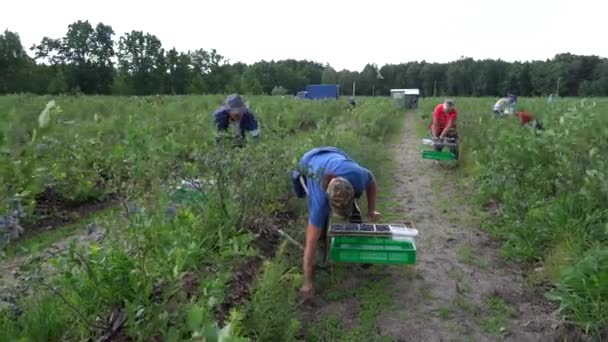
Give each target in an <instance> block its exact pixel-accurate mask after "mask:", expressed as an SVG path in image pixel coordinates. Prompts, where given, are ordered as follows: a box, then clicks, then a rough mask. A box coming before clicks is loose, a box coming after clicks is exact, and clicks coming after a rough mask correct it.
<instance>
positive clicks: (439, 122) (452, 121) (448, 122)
mask: <svg viewBox="0 0 608 342" xmlns="http://www.w3.org/2000/svg"><path fill="white" fill-rule="evenodd" d="M456 119H458V111H457V110H456V107H455V106H454V100H452V99H446V100H445V101H443V103H440V104H438V105H437V106H436V107H435V110H434V111H433V123H432V124H431V134H432V135H433V139H434V140H438V141H439V143H437V144H435V151H441V150H443V140H444V139H446V138H448V139H449V140H451V142H453V143H456V141H457V139H458V134H457V133H456ZM450 150H451V152H452V153H454V154H457V150H458V149H457V148H456V147H455V146H452V147H450Z"/></svg>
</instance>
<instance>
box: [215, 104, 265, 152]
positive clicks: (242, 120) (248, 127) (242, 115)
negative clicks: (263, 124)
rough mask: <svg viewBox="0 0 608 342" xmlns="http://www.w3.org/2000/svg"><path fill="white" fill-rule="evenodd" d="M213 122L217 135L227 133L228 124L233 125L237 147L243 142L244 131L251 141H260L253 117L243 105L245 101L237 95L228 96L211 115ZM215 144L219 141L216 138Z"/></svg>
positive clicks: (258, 130) (218, 138)
mask: <svg viewBox="0 0 608 342" xmlns="http://www.w3.org/2000/svg"><path fill="white" fill-rule="evenodd" d="M213 120H214V122H215V124H216V127H217V130H218V133H221V132H227V131H228V129H229V127H230V124H231V123H232V124H234V128H235V130H236V137H237V139H238V145H239V146H240V145H242V144H243V142H244V140H245V131H248V132H249V133H250V134H251V136H252V138H253V140H254V141H255V142H256V143H258V142H259V141H260V127H259V123H258V121H257V120H256V118H255V116H254V115H253V113H252V112H251V110H250V109H249V108H248V107H247V105H246V104H245V100H244V99H243V97H242V96H241V95H239V94H232V95H230V96H228V98H227V99H226V101H225V102H224V105H223V106H222V107H220V108H218V109H217V110H216V111H215V112H214V113H213ZM215 139H216V142H217V141H219V140H220V137H219V135H218V136H216V138H215Z"/></svg>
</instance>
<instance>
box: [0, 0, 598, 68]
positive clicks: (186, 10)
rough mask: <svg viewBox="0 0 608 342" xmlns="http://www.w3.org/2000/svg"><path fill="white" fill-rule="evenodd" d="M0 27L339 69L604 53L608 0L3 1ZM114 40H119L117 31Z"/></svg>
mask: <svg viewBox="0 0 608 342" xmlns="http://www.w3.org/2000/svg"><path fill="white" fill-rule="evenodd" d="M3 2H4V3H3V4H2V5H1V9H0V29H4V28H7V29H9V30H11V31H16V32H17V33H19V35H20V36H21V40H22V43H23V45H24V46H25V47H26V48H29V47H30V46H31V45H32V44H34V43H37V42H39V41H40V39H41V38H42V37H43V36H49V37H53V38H58V37H62V36H63V35H64V34H65V32H66V30H67V25H68V24H70V23H72V22H74V21H76V20H78V19H82V20H89V21H90V22H92V24H93V25H96V24H97V23H98V22H100V21H101V22H103V23H104V24H108V25H111V26H112V27H113V28H114V31H115V32H116V34H117V36H119V35H122V34H123V33H124V32H127V31H131V30H143V31H145V32H150V33H153V34H155V35H156V36H158V37H159V38H160V39H161V41H162V43H163V46H164V47H165V48H166V49H170V48H172V47H175V48H177V49H178V50H180V51H187V50H194V49H197V48H204V49H211V48H215V49H217V50H218V52H219V53H220V54H222V55H223V56H226V57H228V58H229V59H230V60H231V61H233V62H235V61H242V62H245V63H253V62H256V61H259V60H262V59H265V60H271V59H275V60H277V59H285V58H295V59H309V60H314V61H317V62H321V63H330V64H331V65H332V66H333V67H334V68H336V69H342V68H348V69H351V70H360V69H362V68H363V66H364V65H365V64H366V63H377V64H379V65H382V64H385V63H399V62H408V61H414V60H418V61H421V60H426V61H429V62H447V61H451V60H455V59H458V58H460V57H461V56H467V57H473V58H476V59H480V58H495V59H496V58H501V59H503V60H507V61H513V60H532V59H543V60H544V59H547V58H551V57H553V56H554V55H555V54H556V53H560V52H571V53H575V54H593V55H599V56H603V57H608V44H607V43H606V39H607V33H608V24H606V22H607V20H606V17H607V15H606V12H607V11H608V5H607V4H608V2H605V1H602V0H576V1H566V0H553V1H547V0H543V1H538V0H509V1H498V0H419V1H414V0H401V1H388V0H373V1H365V0H359V2H358V3H357V4H353V1H338V0H308V1H289V0H283V1H280V0H249V1H248V0H233V1H229V0H214V1H204V0H199V1H178V0H172V1H167V0H165V1H162V2H154V1H140V0H136V1H135V0H122V1H116V0H98V1H86V0H80V1H72V0H50V1H48V0H47V1H31V0H15V1H8V0H6V1H3ZM116 39H118V38H116Z"/></svg>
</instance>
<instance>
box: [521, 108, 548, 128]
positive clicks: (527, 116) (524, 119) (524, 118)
mask: <svg viewBox="0 0 608 342" xmlns="http://www.w3.org/2000/svg"><path fill="white" fill-rule="evenodd" d="M514 115H515V117H517V118H519V121H520V122H521V125H522V126H524V125H527V124H529V123H531V122H532V121H535V122H536V124H535V125H534V127H535V128H536V129H538V130H543V123H542V122H540V120H538V119H537V118H535V117H534V115H532V113H530V112H527V111H519V112H516V113H514Z"/></svg>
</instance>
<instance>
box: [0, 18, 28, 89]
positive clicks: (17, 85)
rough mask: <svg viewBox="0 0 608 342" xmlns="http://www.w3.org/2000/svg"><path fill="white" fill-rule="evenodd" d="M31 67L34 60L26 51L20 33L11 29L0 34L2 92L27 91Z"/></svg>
mask: <svg viewBox="0 0 608 342" xmlns="http://www.w3.org/2000/svg"><path fill="white" fill-rule="evenodd" d="M30 68H32V61H31V59H30V58H29V57H28V56H27V54H26V53H25V51H24V49H23V46H22V45H21V39H20V38H19V35H18V34H17V33H14V32H11V31H9V30H6V31H4V33H3V34H0V75H2V77H0V93H10V92H21V91H27V90H28V84H27V74H28V69H30Z"/></svg>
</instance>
